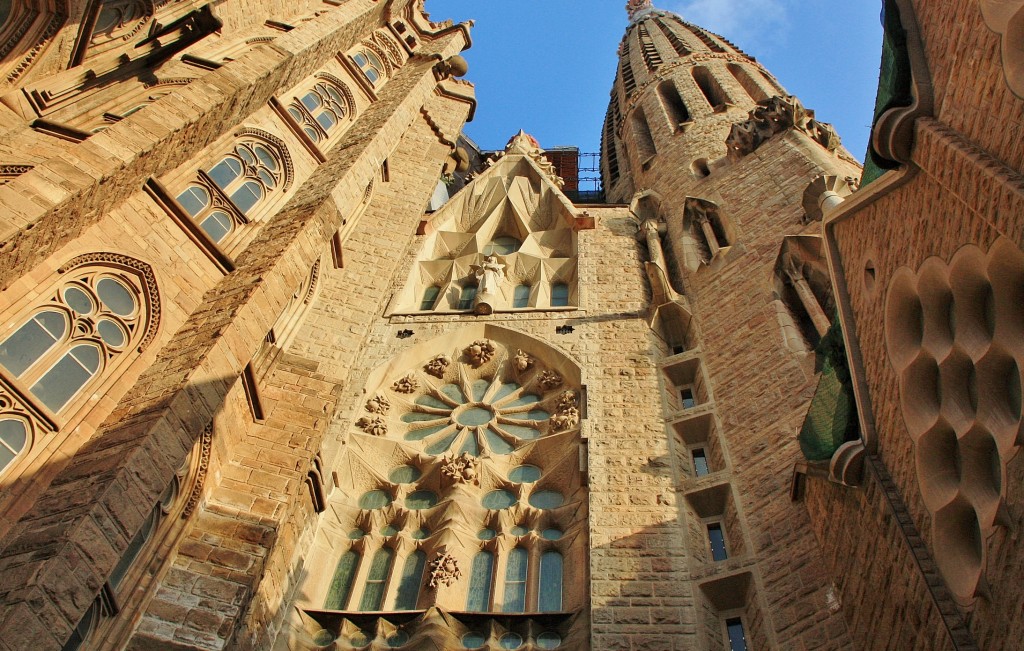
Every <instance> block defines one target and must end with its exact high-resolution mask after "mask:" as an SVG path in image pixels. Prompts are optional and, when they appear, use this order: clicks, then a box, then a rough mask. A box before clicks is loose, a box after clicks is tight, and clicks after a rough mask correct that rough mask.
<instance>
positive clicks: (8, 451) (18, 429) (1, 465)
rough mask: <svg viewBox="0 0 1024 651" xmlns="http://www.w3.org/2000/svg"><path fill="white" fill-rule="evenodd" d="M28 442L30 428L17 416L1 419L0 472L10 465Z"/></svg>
mask: <svg viewBox="0 0 1024 651" xmlns="http://www.w3.org/2000/svg"><path fill="white" fill-rule="evenodd" d="M26 443H28V428H27V427H26V426H25V423H23V422H22V421H20V420H18V419H16V418H4V419H0V473H2V472H3V471H4V469H6V468H7V466H9V465H10V464H11V463H12V462H13V461H14V459H15V458H17V456H18V455H19V454H21V451H22V450H24V449H25V444H26Z"/></svg>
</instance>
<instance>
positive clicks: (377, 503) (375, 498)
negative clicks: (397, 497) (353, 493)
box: [359, 491, 391, 511]
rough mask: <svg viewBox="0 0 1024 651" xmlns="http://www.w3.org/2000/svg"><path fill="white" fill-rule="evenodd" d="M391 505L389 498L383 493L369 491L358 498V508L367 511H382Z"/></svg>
mask: <svg viewBox="0 0 1024 651" xmlns="http://www.w3.org/2000/svg"><path fill="white" fill-rule="evenodd" d="M389 504H391V496H390V495H388V494H387V493H385V492H384V491H369V492H367V493H363V495H362V497H360V498H359V508H361V509H365V510H367V511H372V510H374V509H382V508H384V507H385V506H387V505H389Z"/></svg>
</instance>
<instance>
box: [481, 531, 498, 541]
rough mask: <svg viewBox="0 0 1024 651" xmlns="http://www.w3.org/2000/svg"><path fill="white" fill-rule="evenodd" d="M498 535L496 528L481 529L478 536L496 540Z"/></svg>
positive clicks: (482, 538)
mask: <svg viewBox="0 0 1024 651" xmlns="http://www.w3.org/2000/svg"><path fill="white" fill-rule="evenodd" d="M497 535H498V532H497V531H495V530H494V529H481V530H480V531H478V532H477V534H476V537H477V538H479V539H480V540H494V537H495V536H497Z"/></svg>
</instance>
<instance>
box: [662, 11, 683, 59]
mask: <svg viewBox="0 0 1024 651" xmlns="http://www.w3.org/2000/svg"><path fill="white" fill-rule="evenodd" d="M654 21H655V22H656V23H657V24H658V27H660V28H661V33H662V34H664V35H665V37H666V38H668V42H669V43H671V44H672V49H674V50H675V51H676V54H678V55H679V56H681V57H685V56H689V55H690V48H688V47H686V45H685V44H684V43H683V41H682V39H680V38H679V35H678V34H676V33H675V32H674V31H672V29H671V28H669V26H668V25H666V24H665V21H664V20H662V19H661V18H655V19H654Z"/></svg>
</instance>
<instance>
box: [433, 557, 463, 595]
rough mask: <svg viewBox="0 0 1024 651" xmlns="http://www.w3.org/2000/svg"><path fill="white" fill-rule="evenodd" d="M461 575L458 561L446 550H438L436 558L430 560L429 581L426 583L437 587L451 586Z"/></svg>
mask: <svg viewBox="0 0 1024 651" xmlns="http://www.w3.org/2000/svg"><path fill="white" fill-rule="evenodd" d="M461 577H462V570H460V569H459V561H457V560H456V559H455V557H454V556H452V555H451V554H449V553H448V552H439V553H438V555H437V558H435V559H434V560H432V561H430V581H429V582H428V585H429V586H430V587H431V588H437V587H440V586H442V585H444V586H445V587H448V586H451V584H453V583H455V582H456V581H458V580H459V579H460V578H461Z"/></svg>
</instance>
